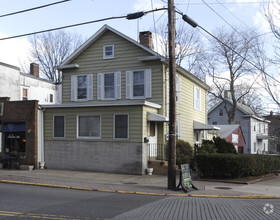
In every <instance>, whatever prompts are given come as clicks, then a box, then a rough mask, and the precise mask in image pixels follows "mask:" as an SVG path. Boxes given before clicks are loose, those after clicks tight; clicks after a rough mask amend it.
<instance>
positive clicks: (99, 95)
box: [97, 73, 104, 100]
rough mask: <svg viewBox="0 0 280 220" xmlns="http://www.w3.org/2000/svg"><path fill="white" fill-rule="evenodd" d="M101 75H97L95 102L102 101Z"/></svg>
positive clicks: (102, 86)
mask: <svg viewBox="0 0 280 220" xmlns="http://www.w3.org/2000/svg"><path fill="white" fill-rule="evenodd" d="M103 90H104V85H103V73H97V100H102V99H103Z"/></svg>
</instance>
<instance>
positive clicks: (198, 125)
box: [193, 121, 220, 130]
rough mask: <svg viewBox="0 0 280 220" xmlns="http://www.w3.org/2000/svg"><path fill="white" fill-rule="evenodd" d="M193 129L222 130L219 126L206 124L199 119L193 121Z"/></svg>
mask: <svg viewBox="0 0 280 220" xmlns="http://www.w3.org/2000/svg"><path fill="white" fill-rule="evenodd" d="M193 129H194V130H220V128H219V127H216V126H213V125H208V124H204V123H201V122H198V121H193Z"/></svg>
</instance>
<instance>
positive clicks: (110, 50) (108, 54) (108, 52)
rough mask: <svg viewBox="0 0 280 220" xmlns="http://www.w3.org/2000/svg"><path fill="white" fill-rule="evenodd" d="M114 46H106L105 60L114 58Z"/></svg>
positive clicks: (104, 51)
mask: <svg viewBox="0 0 280 220" xmlns="http://www.w3.org/2000/svg"><path fill="white" fill-rule="evenodd" d="M114 53H115V51H114V45H105V46H103V59H112V58H114Z"/></svg>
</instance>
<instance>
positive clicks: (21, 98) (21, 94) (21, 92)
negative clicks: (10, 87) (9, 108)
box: [20, 86, 29, 100]
mask: <svg viewBox="0 0 280 220" xmlns="http://www.w3.org/2000/svg"><path fill="white" fill-rule="evenodd" d="M23 89H26V90H27V100H29V87H26V86H22V87H21V90H20V100H23Z"/></svg>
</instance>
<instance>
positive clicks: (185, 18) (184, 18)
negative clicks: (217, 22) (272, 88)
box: [176, 11, 280, 83]
mask: <svg viewBox="0 0 280 220" xmlns="http://www.w3.org/2000/svg"><path fill="white" fill-rule="evenodd" d="M176 12H177V13H178V14H181V15H182V19H183V20H184V21H185V22H187V23H188V24H189V25H191V26H192V27H194V28H196V27H199V28H200V29H201V30H203V31H204V32H206V33H207V34H209V35H210V36H211V37H213V38H214V39H215V40H217V41H218V42H220V43H221V44H222V45H224V46H225V47H227V48H228V49H230V50H231V51H232V52H234V53H236V54H237V55H238V56H240V57H241V58H242V59H244V60H245V61H246V62H248V63H249V64H251V65H252V66H253V67H255V68H256V69H257V70H259V71H260V72H261V73H263V74H264V75H265V76H268V77H270V78H271V79H273V80H274V81H275V82H277V83H280V81H279V80H277V79H275V78H274V77H273V76H271V75H269V74H268V73H266V72H265V71H264V70H262V69H261V68H259V67H258V66H257V65H256V64H254V63H253V62H252V61H250V60H248V59H247V58H246V57H244V56H242V55H241V54H240V53H238V52H237V51H236V50H234V49H233V48H231V47H230V46H228V45H227V44H226V43H224V42H223V41H222V40H220V39H219V38H217V37H216V36H215V35H213V34H212V33H210V32H209V31H207V30H206V29H205V28H203V27H202V26H200V25H199V24H198V23H196V22H195V21H194V20H192V19H191V18H190V17H188V16H187V15H185V14H183V13H181V12H178V11H176Z"/></svg>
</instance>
